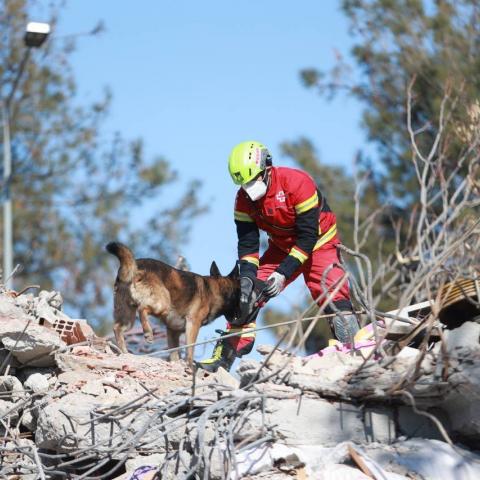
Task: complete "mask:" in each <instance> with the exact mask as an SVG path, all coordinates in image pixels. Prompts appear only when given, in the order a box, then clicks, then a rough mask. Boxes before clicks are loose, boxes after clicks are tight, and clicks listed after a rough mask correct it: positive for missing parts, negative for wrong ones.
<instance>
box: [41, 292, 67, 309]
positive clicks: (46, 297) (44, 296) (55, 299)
mask: <svg viewBox="0 0 480 480" xmlns="http://www.w3.org/2000/svg"><path fill="white" fill-rule="evenodd" d="M38 298H39V300H43V301H45V302H46V303H47V304H48V305H50V306H51V307H53V308H56V309H57V310H60V309H61V308H62V305H63V298H62V294H61V293H60V292H56V291H55V290H53V291H51V292H49V291H47V290H41V291H40V293H39V294H38Z"/></svg>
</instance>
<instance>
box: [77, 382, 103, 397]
mask: <svg viewBox="0 0 480 480" xmlns="http://www.w3.org/2000/svg"><path fill="white" fill-rule="evenodd" d="M80 391H81V392H82V393H86V394H87V395H93V396H99V395H103V394H104V393H105V388H104V386H103V384H102V381H101V380H94V381H89V382H86V383H85V385H83V386H81V387H80Z"/></svg>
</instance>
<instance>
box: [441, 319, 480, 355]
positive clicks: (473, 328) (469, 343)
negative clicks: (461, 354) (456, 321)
mask: <svg viewBox="0 0 480 480" xmlns="http://www.w3.org/2000/svg"><path fill="white" fill-rule="evenodd" d="M444 337H445V342H446V344H447V350H448V351H449V352H452V351H453V350H455V349H456V348H461V347H471V348H477V347H478V345H479V338H480V324H479V323H476V322H465V323H464V324H463V325H462V326H461V327H458V328H456V329H455V330H446V331H445V333H444Z"/></svg>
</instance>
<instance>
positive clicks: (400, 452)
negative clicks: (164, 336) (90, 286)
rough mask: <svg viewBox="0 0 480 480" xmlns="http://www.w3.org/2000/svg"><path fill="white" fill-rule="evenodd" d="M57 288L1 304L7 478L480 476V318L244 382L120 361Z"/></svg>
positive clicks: (288, 361) (259, 369) (285, 366)
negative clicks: (390, 346) (392, 346)
mask: <svg viewBox="0 0 480 480" xmlns="http://www.w3.org/2000/svg"><path fill="white" fill-rule="evenodd" d="M61 306H62V301H61V297H60V295H58V294H57V293H56V292H41V293H40V294H39V295H38V296H33V295H32V294H29V295H25V294H24V295H19V296H15V295H7V294H1V295H0V435H1V439H0V475H1V476H2V478H22V479H24V478H25V479H36V478H42V479H49V478H52V479H53V478H96V479H114V478H122V479H125V480H127V479H144V480H147V479H151V478H162V479H168V478H171V479H174V478H208V479H224V478H232V479H235V478H249V479H267V478H268V479H279V480H280V479H287V478H305V479H307V478H312V479H336V478H338V479H340V478H342V479H347V480H349V479H351V480H354V479H358V480H361V479H368V478H374V479H389V480H394V479H395V480H400V479H407V478H409V479H412V478H413V479H424V478H432V479H440V478H442V479H450V478H451V479H452V480H453V479H455V480H458V479H461V480H463V479H472V480H473V479H476V478H480V455H479V452H478V451H477V452H476V451H475V449H477V450H478V449H479V448H480V416H479V415H478V411H480V362H479V360H480V343H479V337H480V324H478V323H476V322H475V321H467V322H464V323H463V324H462V325H461V326H460V327H458V328H456V329H453V330H450V331H446V332H445V333H444V334H443V337H444V341H443V342H437V343H436V344H435V345H434V346H433V348H420V349H416V348H409V347H404V348H403V349H402V350H401V351H400V352H399V353H397V354H395V355H383V356H381V357H376V356H375V355H374V352H373V351H370V352H369V351H368V350H362V351H361V352H356V353H355V354H346V353H342V352H340V351H337V352H335V351H333V352H331V353H328V354H318V355H314V356H311V357H306V358H301V357H297V356H294V355H292V354H290V353H288V352H283V351H280V350H279V349H276V348H273V347H269V346H260V347H258V349H259V351H260V353H261V354H262V355H263V360H262V361H254V360H251V359H248V357H247V359H245V360H244V361H242V362H241V363H240V365H239V368H238V370H237V375H238V378H237V377H234V376H232V375H230V374H229V373H227V372H226V371H224V370H219V372H217V373H216V374H208V373H206V372H204V371H193V372H192V371H190V370H189V369H188V367H187V365H186V364H185V363H184V362H181V361H180V362H173V363H169V362H166V361H164V360H162V359H159V358H155V357H153V356H147V355H132V354H119V353H118V351H117V349H116V347H115V345H113V344H111V343H110V342H109V341H108V340H106V339H102V338H98V337H97V336H96V335H95V334H94V332H93V330H91V328H90V327H89V326H88V324H87V323H86V322H85V321H81V320H74V319H73V320H72V319H70V318H69V317H68V316H67V315H65V314H64V313H63V312H62V311H61Z"/></svg>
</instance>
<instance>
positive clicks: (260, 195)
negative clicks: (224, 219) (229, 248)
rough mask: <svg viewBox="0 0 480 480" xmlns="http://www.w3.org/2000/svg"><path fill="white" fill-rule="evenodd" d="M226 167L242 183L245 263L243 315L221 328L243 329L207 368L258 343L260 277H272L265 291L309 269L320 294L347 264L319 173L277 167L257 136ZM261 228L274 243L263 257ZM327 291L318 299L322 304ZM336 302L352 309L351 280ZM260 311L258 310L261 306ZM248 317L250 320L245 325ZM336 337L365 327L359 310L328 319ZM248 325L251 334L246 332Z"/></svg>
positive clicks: (238, 204)
mask: <svg viewBox="0 0 480 480" xmlns="http://www.w3.org/2000/svg"><path fill="white" fill-rule="evenodd" d="M228 169H229V172H230V175H231V177H232V179H233V181H234V183H235V184H237V185H240V188H239V190H238V192H237V196H236V199H235V211H234V218H235V224H236V228H237V235H238V258H239V268H240V288H241V294H240V312H241V315H240V319H239V322H238V324H237V325H231V324H228V323H227V329H226V331H225V332H222V331H218V332H219V333H222V334H228V333H234V332H239V333H240V335H238V336H234V337H230V338H227V339H221V340H219V341H218V342H217V345H216V346H215V349H214V352H213V355H212V357H211V358H209V359H206V360H203V361H201V362H198V365H199V366H200V367H201V368H204V369H205V370H209V371H216V370H217V369H218V368H219V367H220V366H221V367H223V368H225V369H226V370H229V369H230V367H231V366H232V364H233V362H234V360H235V358H237V357H241V356H242V355H245V354H247V353H250V351H251V350H252V348H253V344H254V341H255V333H254V332H248V329H251V328H252V327H255V319H254V318H249V313H250V312H252V310H254V305H255V301H256V299H257V296H258V291H257V290H256V289H255V288H254V286H255V284H256V279H259V280H263V281H266V282H267V283H266V286H265V288H264V289H263V293H264V294H265V295H266V297H267V298H273V297H275V296H277V295H278V294H279V293H280V292H281V291H282V290H283V289H284V288H285V287H286V286H287V285H288V284H290V283H291V282H293V281H294V280H295V279H296V278H297V277H298V276H299V275H303V278H304V280H305V283H306V285H307V287H308V289H309V290H310V293H311V295H312V298H313V299H314V300H317V299H318V298H319V297H320V295H322V293H323V291H322V285H325V286H326V287H327V288H328V291H329V292H330V291H332V290H334V288H335V286H336V285H337V284H338V281H339V280H340V278H341V277H342V276H343V274H344V271H343V270H342V268H340V267H339V266H338V263H339V259H338V252H337V248H336V246H337V245H338V244H339V243H340V239H339V236H338V233H337V224H336V217H335V214H334V213H333V212H332V211H331V210H330V208H329V206H328V204H327V201H326V199H325V197H323V196H322V194H321V192H320V191H319V190H318V188H317V186H316V184H315V182H314V180H313V179H312V177H310V175H308V174H307V173H306V172H304V171H302V170H298V169H294V168H287V167H274V166H272V157H271V155H270V153H269V151H268V149H267V148H266V147H265V146H264V145H263V144H261V143H259V142H255V141H248V142H243V143H240V144H238V145H237V146H235V147H234V148H233V150H232V152H231V154H230V158H229V162H228ZM259 229H261V230H264V231H265V232H266V233H267V234H268V249H267V250H266V251H265V253H264V254H263V256H262V257H261V258H259V247H260V242H259ZM323 300H324V298H322V299H321V300H319V303H322V302H323ZM332 303H333V304H334V308H332V307H327V308H326V310H325V311H326V312H327V313H329V312H337V311H352V304H351V302H350V295H349V287H348V283H347V282H344V283H343V285H341V287H340V288H339V289H338V291H337V292H336V294H335V295H334V296H333V298H332ZM257 310H258V309H257ZM242 320H243V321H245V320H247V321H249V323H247V324H242V323H243V322H242ZM330 326H331V328H332V330H333V333H334V335H335V336H336V338H337V339H338V340H339V341H340V342H342V343H348V342H351V339H352V338H353V335H355V333H356V332H357V331H358V330H359V325H358V321H357V319H356V317H355V315H353V314H350V315H347V314H345V315H336V316H335V317H334V318H333V321H331V322H330ZM242 331H245V333H242Z"/></svg>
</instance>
